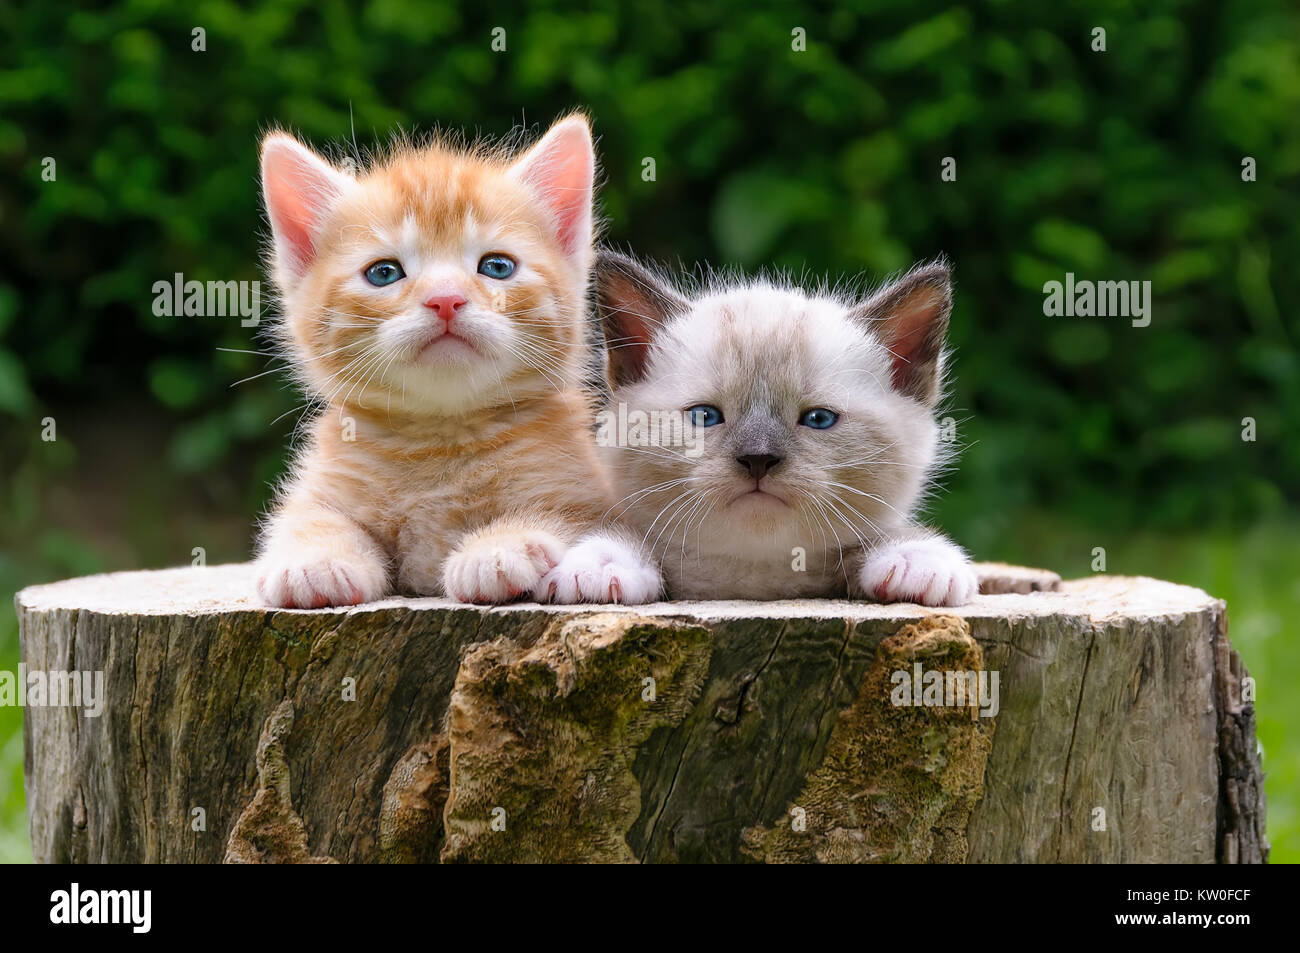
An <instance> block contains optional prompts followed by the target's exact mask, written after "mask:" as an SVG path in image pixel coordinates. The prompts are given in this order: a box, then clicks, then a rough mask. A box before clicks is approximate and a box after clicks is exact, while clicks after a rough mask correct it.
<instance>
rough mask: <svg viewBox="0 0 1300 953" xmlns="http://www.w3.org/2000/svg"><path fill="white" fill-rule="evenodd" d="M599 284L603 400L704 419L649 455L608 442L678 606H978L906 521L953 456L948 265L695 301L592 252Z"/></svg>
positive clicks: (944, 556)
mask: <svg viewBox="0 0 1300 953" xmlns="http://www.w3.org/2000/svg"><path fill="white" fill-rule="evenodd" d="M596 286H597V293H598V300H599V308H600V312H601V317H602V321H603V323H604V327H605V334H606V341H607V344H608V360H609V372H610V378H611V383H612V386H613V398H612V402H611V405H610V407H611V409H621V412H622V413H623V414H624V415H626V416H627V417H628V418H629V419H640V420H646V419H651V418H655V419H658V420H660V421H666V420H669V419H670V417H671V415H672V414H678V415H683V416H684V417H685V418H686V419H687V421H688V423H689V424H692V425H693V426H688V427H686V428H685V429H682V430H679V431H670V432H671V433H674V434H679V435H680V439H677V440H675V441H673V440H670V441H665V440H662V439H661V440H659V441H658V442H650V445H646V443H647V442H646V441H644V440H636V439H633V438H632V436H631V435H632V431H631V429H630V428H629V434H628V439H627V440H626V441H625V442H626V443H627V444H630V445H627V446H615V447H611V448H610V449H609V450H608V451H607V453H608V456H609V459H610V463H611V466H612V469H613V472H614V479H615V483H616V493H617V495H618V496H619V497H620V503H619V505H618V507H617V508H616V510H615V512H616V514H618V515H620V516H621V518H622V519H623V521H624V522H625V523H627V524H628V525H629V526H630V527H632V528H633V529H634V530H635V535H636V536H637V537H640V538H642V539H643V540H644V541H645V543H646V545H648V546H649V547H650V548H651V549H652V550H653V552H654V554H655V555H657V556H659V557H660V558H661V559H662V570H663V573H664V576H665V579H666V581H667V585H668V591H669V594H670V596H672V597H674V598H681V599H718V598H741V599H778V598H791V597H816V596H840V597H842V596H846V595H851V596H856V597H865V598H870V599H875V600H879V601H886V602H897V601H912V602H919V603H922V604H924V605H930V606H941V605H960V604H962V603H965V602H969V601H970V600H971V598H973V597H974V595H975V594H976V592H977V590H978V586H977V581H976V578H975V574H974V572H973V571H972V569H971V566H970V563H969V562H968V560H967V558H966V555H965V554H964V553H963V552H962V550H961V549H960V548H958V547H957V546H956V545H955V544H954V543H952V542H950V541H949V540H947V539H946V538H944V537H943V536H940V535H939V534H937V533H935V532H932V531H930V530H927V529H924V528H923V527H921V526H920V525H918V524H917V523H916V522H915V521H914V519H913V516H912V514H913V512H914V511H915V509H916V507H917V504H918V501H919V500H920V498H921V495H922V492H923V490H924V488H925V487H926V484H927V482H928V479H929V474H930V473H931V471H932V469H933V468H934V466H935V465H936V463H937V462H939V461H940V459H941V458H942V456H943V454H942V449H941V446H940V443H939V439H938V428H937V426H936V423H935V420H934V410H935V406H936V403H937V402H938V400H939V395H940V389H941V382H942V377H943V367H944V361H945V355H944V351H943V343H944V335H945V332H946V329H947V324H948V314H949V310H950V307H951V284H950V279H949V273H948V268H947V267H946V266H945V265H944V264H942V263H935V264H930V265H923V266H920V267H917V268H915V269H913V270H912V271H910V272H909V273H907V274H906V275H904V276H903V277H902V278H900V279H898V280H897V281H894V282H893V283H891V284H889V285H887V286H886V287H884V288H882V289H880V290H879V291H877V292H876V293H875V294H873V295H871V296H870V297H869V298H868V299H866V300H865V301H850V300H844V299H842V298H839V297H835V296H832V295H829V294H807V293H805V292H803V291H800V290H798V289H796V288H793V287H788V286H784V285H780V284H773V283H770V282H766V281H755V282H750V283H742V284H738V285H731V286H721V287H718V288H716V289H715V290H712V291H709V292H707V293H704V294H702V295H701V296H699V297H695V298H693V299H691V298H688V297H687V296H685V295H684V294H683V293H681V292H680V291H678V290H677V288H675V287H674V286H673V285H672V284H671V283H670V282H669V281H667V280H666V279H664V278H663V277H662V276H660V275H659V274H657V273H656V272H654V271H652V270H650V269H648V268H645V267H643V266H641V265H639V264H638V263H637V262H635V261H634V260H632V259H630V258H627V257H626V256H623V255H619V254H615V253H610V252H601V254H600V256H599V258H598V261H597V267H596ZM638 411H639V412H640V414H641V415H642V416H641V417H639V418H636V417H635V412H638ZM660 432H661V436H662V433H663V428H662V427H661V428H660ZM674 444H675V445H674ZM599 537H600V534H594V535H593V537H592V538H591V539H588V540H585V541H584V542H583V544H582V545H584V546H591V545H593V543H592V540H593V539H597V538H599Z"/></svg>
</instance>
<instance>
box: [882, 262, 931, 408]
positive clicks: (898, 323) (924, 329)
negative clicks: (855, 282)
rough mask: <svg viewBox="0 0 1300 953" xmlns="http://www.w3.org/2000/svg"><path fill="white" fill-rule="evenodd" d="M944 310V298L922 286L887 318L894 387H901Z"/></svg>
mask: <svg viewBox="0 0 1300 953" xmlns="http://www.w3.org/2000/svg"><path fill="white" fill-rule="evenodd" d="M942 307H943V295H942V294H940V293H939V292H938V291H936V290H934V289H933V288H926V287H922V288H921V289H918V290H917V291H915V292H913V293H912V294H911V295H909V296H908V297H907V298H906V299H905V300H904V301H903V303H902V305H901V306H900V307H899V309H898V310H897V311H895V312H894V313H893V314H892V315H891V316H890V317H889V319H888V320H889V324H888V330H887V331H886V345H887V346H888V348H889V352H890V353H891V354H892V355H893V357H894V365H893V376H894V386H895V387H897V388H900V389H901V388H903V386H904V384H905V382H906V381H907V380H908V378H909V376H910V375H911V374H912V372H913V367H912V363H913V362H914V361H915V359H916V355H917V354H918V353H919V352H920V351H921V350H922V348H923V346H924V345H925V343H926V338H927V337H928V336H929V334H930V328H931V326H932V325H933V323H934V319H935V317H936V315H937V314H938V313H939V310H940V309H941V308H942Z"/></svg>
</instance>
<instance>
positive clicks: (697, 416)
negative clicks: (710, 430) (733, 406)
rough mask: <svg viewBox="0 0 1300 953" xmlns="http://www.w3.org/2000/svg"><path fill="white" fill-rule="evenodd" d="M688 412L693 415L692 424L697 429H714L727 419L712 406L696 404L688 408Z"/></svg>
mask: <svg viewBox="0 0 1300 953" xmlns="http://www.w3.org/2000/svg"><path fill="white" fill-rule="evenodd" d="M686 412H687V413H688V414H690V415H691V423H693V424H695V426H697V427H714V426H716V425H718V424H720V423H722V422H723V421H724V420H725V419H726V418H725V417H723V416H722V411H720V410H718V408H716V407H714V406H713V405H712V404H696V405H695V406H694V407H687V408H686Z"/></svg>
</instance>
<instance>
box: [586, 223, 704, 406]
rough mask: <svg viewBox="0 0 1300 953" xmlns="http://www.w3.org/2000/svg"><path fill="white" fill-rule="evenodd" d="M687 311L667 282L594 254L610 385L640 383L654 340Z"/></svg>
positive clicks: (614, 257) (619, 259) (615, 256)
mask: <svg viewBox="0 0 1300 953" xmlns="http://www.w3.org/2000/svg"><path fill="white" fill-rule="evenodd" d="M690 306H691V305H690V302H688V301H687V300H686V299H685V298H683V297H682V296H681V295H680V294H678V293H677V290H676V289H675V288H673V287H672V286H671V285H670V284H668V282H666V281H664V280H663V279H662V278H660V277H659V276H658V275H656V274H654V273H653V272H651V271H650V270H648V269H647V268H645V267H643V266H642V265H640V264H639V263H638V262H637V261H636V260H635V259H633V258H629V257H628V256H627V255H620V254H619V253H618V252H613V251H608V250H607V249H603V248H602V249H601V250H600V251H599V252H598V253H597V254H596V310H597V312H598V313H599V314H600V323H601V327H602V328H603V329H604V332H605V355H606V360H607V365H606V367H607V375H608V378H609V382H610V385H611V386H613V387H619V386H621V385H623V384H630V383H633V382H635V381H638V380H640V379H641V378H642V377H643V376H644V374H645V365H646V358H647V356H648V355H649V353H650V342H651V341H652V340H653V339H654V336H655V335H656V334H657V333H658V331H659V329H660V328H661V327H662V326H663V325H664V323H665V322H666V321H668V320H669V319H670V318H672V317H673V316H675V315H678V314H681V313H683V312H685V311H688V310H689V309H690Z"/></svg>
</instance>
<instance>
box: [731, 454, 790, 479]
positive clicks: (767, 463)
mask: <svg viewBox="0 0 1300 953" xmlns="http://www.w3.org/2000/svg"><path fill="white" fill-rule="evenodd" d="M736 462H737V463H739V464H740V465H741V467H743V468H744V470H745V472H747V473H748V474H749V475H750V476H752V477H753V478H754V479H755V480H761V479H763V477H765V476H767V475H768V474H769V473H771V472H772V471H773V470H775V469H776V468H777V465H778V464H780V462H781V458H780V457H778V456H776V455H774V454H771V453H746V454H744V455H742V456H739V457H736Z"/></svg>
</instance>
